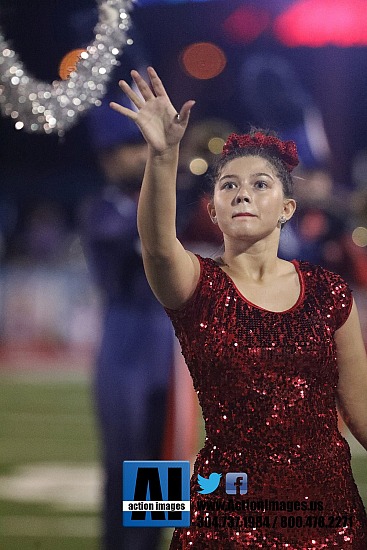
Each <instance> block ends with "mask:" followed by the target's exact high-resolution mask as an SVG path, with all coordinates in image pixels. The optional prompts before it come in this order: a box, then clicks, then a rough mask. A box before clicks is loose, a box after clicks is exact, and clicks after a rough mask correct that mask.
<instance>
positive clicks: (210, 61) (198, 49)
mask: <svg viewBox="0 0 367 550" xmlns="http://www.w3.org/2000/svg"><path fill="white" fill-rule="evenodd" d="M180 61H181V64H182V66H183V68H184V70H185V71H186V73H187V74H188V75H189V76H192V77H193V78H197V79H199V80H208V79H210V78H214V77H215V76H218V75H219V74H220V73H221V72H222V71H223V70H224V68H225V66H226V64H227V58H226V55H225V53H224V52H223V50H222V49H221V48H220V47H219V46H217V45H216V44H213V43H212V42H196V43H195V44H190V45H189V46H187V47H186V48H185V49H184V50H183V52H182V53H181V56H180Z"/></svg>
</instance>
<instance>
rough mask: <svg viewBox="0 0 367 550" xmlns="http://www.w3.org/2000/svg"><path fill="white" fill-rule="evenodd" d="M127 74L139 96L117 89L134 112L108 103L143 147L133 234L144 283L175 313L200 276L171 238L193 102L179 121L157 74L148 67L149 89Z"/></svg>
mask: <svg viewBox="0 0 367 550" xmlns="http://www.w3.org/2000/svg"><path fill="white" fill-rule="evenodd" d="M131 75H132V77H133V79H134V81H135V83H136V86H137V87H138V89H139V91H140V94H141V96H139V95H138V94H136V93H135V92H134V91H133V90H132V88H131V87H130V86H129V85H128V84H127V82H125V81H121V82H120V87H121V89H122V90H123V92H125V94H126V95H127V96H128V97H129V98H130V100H131V101H132V102H133V103H134V104H135V106H136V107H137V111H133V110H130V109H127V108H126V107H123V106H121V105H118V104H116V103H111V107H112V108H113V109H115V110H116V111H118V112H120V113H121V114H123V115H125V116H127V117H129V118H130V119H132V120H133V121H134V122H135V123H136V124H137V125H138V126H139V128H140V130H141V132H142V134H143V136H144V138H145V140H146V142H147V143H148V160H147V164H146V168H145V173H144V178H143V183H142V188H141V192H140V197H139V204H138V230H139V235H140V239H141V244H142V255H143V261H144V267H145V272H146V275H147V278H148V281H149V284H150V286H151V288H152V290H153V292H154V294H155V295H156V297H157V298H158V300H159V301H160V302H161V303H162V304H163V305H164V306H166V307H169V308H172V309H177V308H179V307H180V306H181V305H183V304H184V303H185V302H186V301H187V300H188V299H189V298H190V296H191V295H192V294H193V292H194V290H195V288H196V284H197V281H198V279H199V274H200V266H199V261H198V259H197V258H196V256H195V255H194V254H192V253H191V252H189V251H186V250H185V249H184V248H183V246H182V244H181V243H180V242H179V240H178V239H177V237H176V176H177V165H178V154H179V144H180V141H181V139H182V137H183V135H184V133H185V130H186V127H187V123H188V120H189V115H190V109H191V107H192V106H193V105H194V103H195V102H194V101H187V102H186V103H185V104H184V105H183V106H182V108H181V111H180V113H179V118H177V112H176V109H175V108H174V107H173V105H172V103H171V101H170V99H169V97H168V95H167V93H166V90H165V88H164V86H163V84H162V82H161V80H160V79H159V77H158V75H157V73H156V72H155V71H154V69H152V68H151V67H149V68H148V75H149V78H150V83H151V87H150V86H149V85H148V83H147V82H145V80H144V79H143V78H142V77H141V75H140V74H139V73H138V72H137V71H132V72H131Z"/></svg>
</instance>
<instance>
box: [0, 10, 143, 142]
mask: <svg viewBox="0 0 367 550" xmlns="http://www.w3.org/2000/svg"><path fill="white" fill-rule="evenodd" d="M97 1H98V11H99V20H98V23H97V25H96V27H95V29H94V40H93V41H92V43H91V44H89V45H88V46H87V47H86V48H85V50H86V51H85V52H83V53H82V54H81V59H80V61H79V62H78V65H77V70H76V71H74V72H72V73H71V74H70V77H69V79H68V80H60V81H59V80H57V81H54V82H53V83H52V84H48V83H46V82H42V81H40V80H37V79H35V78H33V77H32V76H30V75H29V74H27V72H26V70H25V68H24V66H23V64H22V62H21V61H20V59H19V57H18V56H17V54H16V52H15V51H14V50H12V49H11V47H10V46H9V44H8V43H7V42H6V41H5V39H4V36H3V34H2V32H1V30H0V109H1V112H2V113H3V114H4V115H6V116H9V117H11V118H12V119H14V121H15V128H16V129H17V130H21V129H24V130H26V131H27V132H31V133H46V134H51V133H57V134H58V135H59V136H63V135H64V134H65V132H66V131H67V130H68V129H69V128H71V127H72V126H73V125H74V124H75V123H76V122H77V121H78V118H79V116H80V115H81V114H82V113H85V112H86V111H87V110H88V109H90V107H92V106H93V105H96V106H99V105H101V101H100V100H101V98H102V97H103V96H104V95H105V93H106V88H107V83H108V81H109V79H110V73H111V72H112V70H113V68H114V67H115V66H116V65H118V64H119V62H118V61H117V59H116V58H117V56H118V55H119V54H120V53H121V52H122V48H123V46H125V45H126V44H130V43H132V40H130V39H129V38H128V36H127V32H128V30H129V28H130V24H131V20H130V16H129V12H130V11H131V9H132V4H133V1H132V0H97Z"/></svg>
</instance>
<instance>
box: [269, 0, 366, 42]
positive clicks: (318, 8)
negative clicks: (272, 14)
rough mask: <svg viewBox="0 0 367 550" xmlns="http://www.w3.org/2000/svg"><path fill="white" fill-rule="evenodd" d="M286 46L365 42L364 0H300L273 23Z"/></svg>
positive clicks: (279, 37)
mask: <svg viewBox="0 0 367 550" xmlns="http://www.w3.org/2000/svg"><path fill="white" fill-rule="evenodd" d="M274 32H275V34H276V36H277V38H278V39H279V40H280V41H281V42H283V44H285V45H286V46H289V47H297V46H310V47H315V48H316V47H321V46H325V45H329V44H332V45H335V46H341V47H348V46H365V45H367V27H366V1H365V0H301V1H300V2H296V3H295V4H293V5H292V6H291V7H290V8H289V9H288V10H287V11H285V12H284V13H282V14H281V15H280V16H279V17H278V18H277V20H276V21H275V24H274Z"/></svg>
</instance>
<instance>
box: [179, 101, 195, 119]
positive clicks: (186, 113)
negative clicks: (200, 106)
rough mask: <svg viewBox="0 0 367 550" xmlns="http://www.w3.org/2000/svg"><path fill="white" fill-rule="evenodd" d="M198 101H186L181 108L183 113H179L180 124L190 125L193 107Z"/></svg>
mask: <svg viewBox="0 0 367 550" xmlns="http://www.w3.org/2000/svg"><path fill="white" fill-rule="evenodd" d="M195 103H196V101H194V100H193V99H190V100H189V101H186V103H184V104H183V105H182V107H181V111H180V112H179V118H178V122H179V123H180V124H182V125H186V124H187V123H188V120H189V117H190V111H191V109H192V107H193V106H194V105H195Z"/></svg>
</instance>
